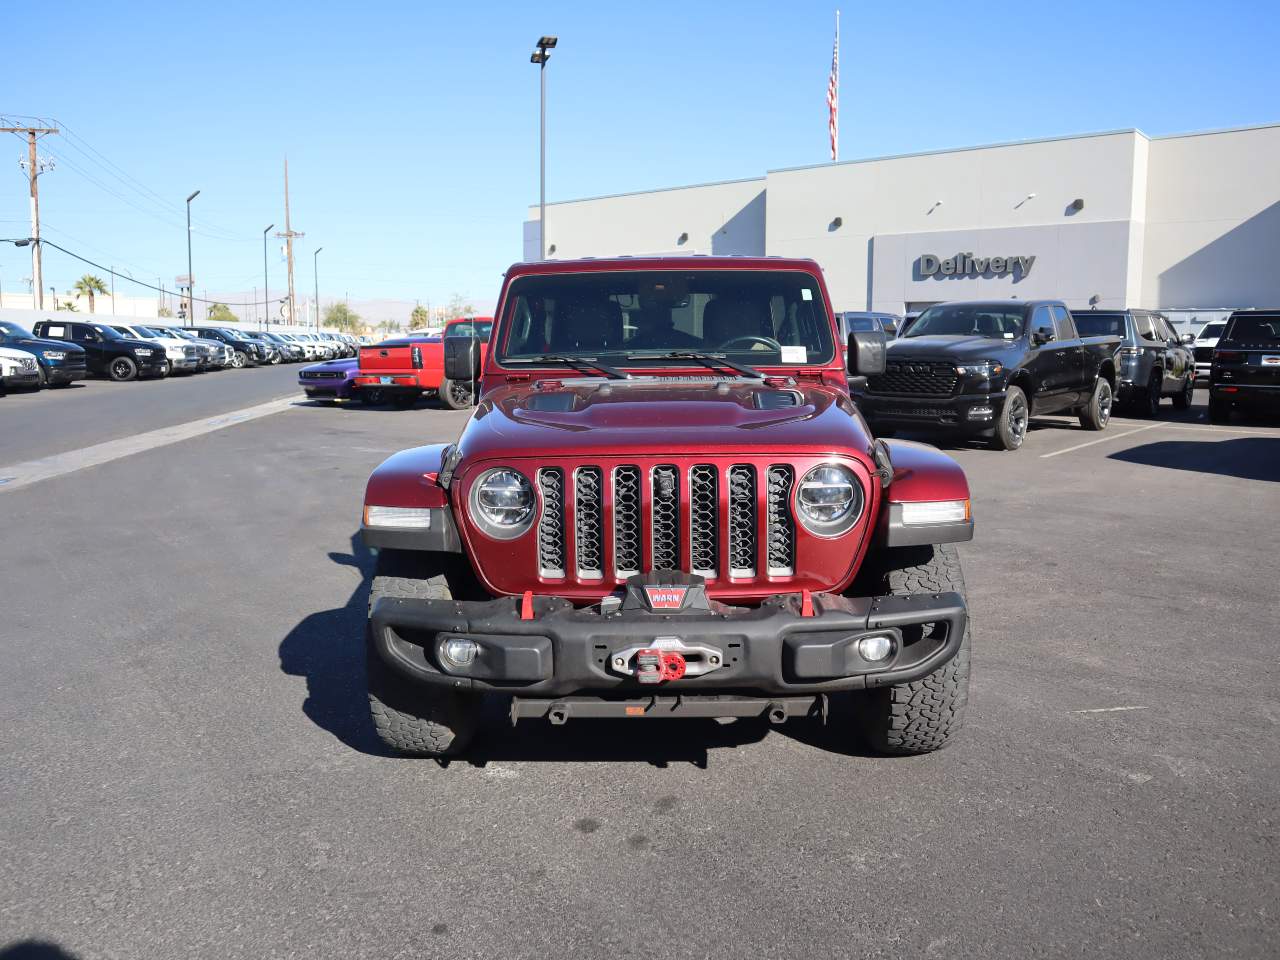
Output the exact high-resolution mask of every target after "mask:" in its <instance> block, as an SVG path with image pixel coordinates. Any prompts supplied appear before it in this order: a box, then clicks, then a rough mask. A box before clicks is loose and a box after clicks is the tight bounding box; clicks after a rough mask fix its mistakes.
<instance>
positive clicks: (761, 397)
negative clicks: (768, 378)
mask: <svg viewBox="0 0 1280 960" xmlns="http://www.w3.org/2000/svg"><path fill="white" fill-rule="evenodd" d="M752 398H753V400H754V402H755V405H756V409H757V410H785V409H787V408H788V407H798V406H800V394H799V393H797V392H796V391H795V390H757V391H756V392H755V393H754V394H752Z"/></svg>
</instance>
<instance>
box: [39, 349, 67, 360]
mask: <svg viewBox="0 0 1280 960" xmlns="http://www.w3.org/2000/svg"><path fill="white" fill-rule="evenodd" d="M44 358H45V359H46V360H65V359H67V355H66V353H65V352H64V351H62V350H46V351H45V352H44Z"/></svg>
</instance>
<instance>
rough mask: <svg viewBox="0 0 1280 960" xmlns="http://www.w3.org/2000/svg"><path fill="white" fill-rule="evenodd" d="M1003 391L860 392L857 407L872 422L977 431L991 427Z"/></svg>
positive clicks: (903, 427) (932, 428) (999, 406)
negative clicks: (941, 393) (933, 394)
mask: <svg viewBox="0 0 1280 960" xmlns="http://www.w3.org/2000/svg"><path fill="white" fill-rule="evenodd" d="M1004 397H1005V394H1004V391H1003V390H1001V391H994V392H991V393H962V394H957V395H955V396H950V397H925V396H921V397H916V396H910V395H907V394H902V395H898V394H883V393H861V394H858V395H857V396H856V398H855V399H856V401H857V404H858V409H860V410H861V411H862V415H863V416H864V417H866V418H867V420H869V421H870V422H871V423H872V424H883V425H885V426H892V427H900V428H902V429H912V428H914V429H917V430H944V431H958V432H963V433H980V432H982V431H988V430H992V429H993V428H994V427H995V423H996V420H997V419H998V418H999V416H1000V411H1001V410H1002V409H1003V408H1004Z"/></svg>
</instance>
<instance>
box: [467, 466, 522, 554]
mask: <svg viewBox="0 0 1280 960" xmlns="http://www.w3.org/2000/svg"><path fill="white" fill-rule="evenodd" d="M533 505H534V496H533V487H532V486H531V485H530V483H529V481H528V480H526V479H525V478H524V477H523V476H521V475H520V474H519V473H517V472H516V471H515V470H512V469H510V468H509V467H498V468H496V469H494V470H489V471H487V472H485V473H484V474H482V475H481V476H480V478H479V479H478V480H477V481H476V482H475V485H474V486H472V488H471V513H472V515H473V516H474V517H475V518H476V521H477V523H479V525H480V529H482V530H483V531H484V532H485V533H487V534H488V535H489V536H491V537H496V538H497V539H499V540H509V539H511V538H512V537H518V536H519V535H520V534H522V533H524V531H525V530H527V529H528V528H529V524H530V523H531V522H532V520H533Z"/></svg>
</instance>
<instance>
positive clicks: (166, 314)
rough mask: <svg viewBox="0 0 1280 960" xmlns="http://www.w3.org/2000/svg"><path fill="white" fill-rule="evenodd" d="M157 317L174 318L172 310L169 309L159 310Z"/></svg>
mask: <svg viewBox="0 0 1280 960" xmlns="http://www.w3.org/2000/svg"><path fill="white" fill-rule="evenodd" d="M156 316H157V317H172V316H173V311H172V310H170V309H169V308H168V307H161V308H160V309H159V310H157V311H156Z"/></svg>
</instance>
